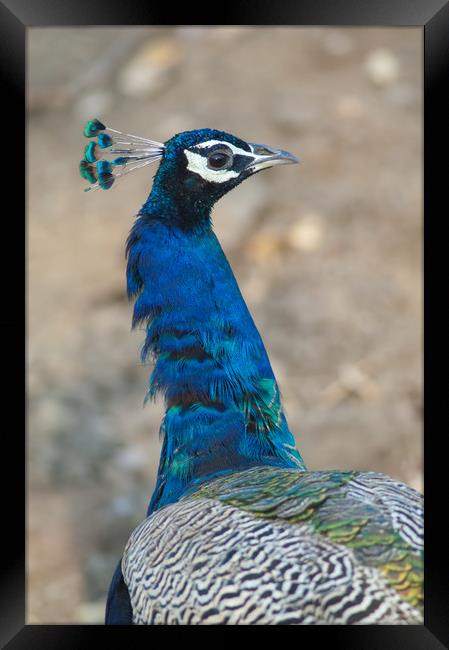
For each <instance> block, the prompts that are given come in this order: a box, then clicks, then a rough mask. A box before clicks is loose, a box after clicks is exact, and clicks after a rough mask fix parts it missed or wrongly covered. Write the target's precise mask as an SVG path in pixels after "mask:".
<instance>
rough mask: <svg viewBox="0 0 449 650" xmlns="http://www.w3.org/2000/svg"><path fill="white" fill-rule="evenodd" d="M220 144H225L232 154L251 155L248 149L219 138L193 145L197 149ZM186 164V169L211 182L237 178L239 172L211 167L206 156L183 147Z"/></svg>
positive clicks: (224, 181)
mask: <svg viewBox="0 0 449 650" xmlns="http://www.w3.org/2000/svg"><path fill="white" fill-rule="evenodd" d="M216 144H221V145H225V146H226V147H228V148H229V149H231V151H232V152H233V154H234V155H236V154H239V155H241V156H248V155H251V154H250V152H249V151H245V149H240V148H239V147H236V146H235V145H233V144H231V143H230V142H222V141H221V140H208V141H207V142H200V143H199V144H197V145H195V148H197V149H204V148H209V147H212V146H213V145H216ZM184 153H185V155H186V158H187V161H188V164H187V169H188V170H189V171H191V172H194V173H195V174H199V176H201V178H204V180H205V181H209V182H212V183H226V182H227V181H229V180H231V178H237V176H239V173H240V172H236V171H233V170H232V169H211V168H210V167H208V165H207V157H205V156H202V155H201V154H199V153H195V152H194V151H190V150H189V149H184Z"/></svg>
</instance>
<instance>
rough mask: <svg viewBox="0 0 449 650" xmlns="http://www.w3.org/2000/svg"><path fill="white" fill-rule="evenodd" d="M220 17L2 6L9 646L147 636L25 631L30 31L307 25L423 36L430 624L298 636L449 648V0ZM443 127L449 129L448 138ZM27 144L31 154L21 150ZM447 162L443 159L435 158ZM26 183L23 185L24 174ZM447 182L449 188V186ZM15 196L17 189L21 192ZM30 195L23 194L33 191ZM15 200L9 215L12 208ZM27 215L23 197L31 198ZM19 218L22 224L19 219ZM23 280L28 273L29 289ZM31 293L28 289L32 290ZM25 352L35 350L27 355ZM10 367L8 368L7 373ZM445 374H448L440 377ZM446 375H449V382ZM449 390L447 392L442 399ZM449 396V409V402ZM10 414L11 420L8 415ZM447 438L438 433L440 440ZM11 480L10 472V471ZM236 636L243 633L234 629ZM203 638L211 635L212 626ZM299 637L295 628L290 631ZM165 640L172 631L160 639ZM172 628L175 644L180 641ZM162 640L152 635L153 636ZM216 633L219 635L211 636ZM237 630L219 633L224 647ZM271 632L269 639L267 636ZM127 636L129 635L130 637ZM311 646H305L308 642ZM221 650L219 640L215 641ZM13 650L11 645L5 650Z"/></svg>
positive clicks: (101, 629) (244, 6)
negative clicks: (446, 289) (448, 205)
mask: <svg viewBox="0 0 449 650" xmlns="http://www.w3.org/2000/svg"><path fill="white" fill-rule="evenodd" d="M214 9H215V15H214V14H213V12H212V7H208V5H207V4H205V3H202V4H201V5H200V3H198V4H193V3H183V4H179V5H178V6H176V8H175V5H173V6H170V5H167V4H166V5H165V6H164V5H163V3H158V4H157V5H156V4H155V3H142V2H134V3H133V2H122V3H121V2H113V0H109V1H105V0H96V2H86V0H78V1H77V2H75V1H73V2H71V1H68V0H32V1H31V0H7V1H3V2H0V36H1V38H0V62H1V74H2V87H1V88H2V97H3V101H2V105H3V108H4V109H6V117H5V119H4V121H3V141H5V139H6V144H4V148H3V151H4V165H3V172H5V171H6V170H7V172H8V174H7V182H4V183H3V184H2V189H3V192H2V199H3V202H4V206H5V207H4V210H3V215H2V216H3V219H2V226H1V227H2V231H1V232H2V242H3V246H2V253H1V255H0V258H1V262H2V265H3V268H2V279H3V282H2V308H3V310H2V315H1V320H0V327H1V329H0V333H1V337H2V338H1V340H2V341H3V343H4V345H3V355H2V357H3V362H4V363H3V373H2V375H3V378H4V379H5V388H4V390H3V396H6V395H7V396H8V399H7V400H4V407H3V410H2V411H3V412H2V415H3V417H2V423H3V427H2V428H3V436H2V440H3V446H4V453H3V458H4V462H3V471H2V478H3V481H4V486H3V492H2V496H3V498H2V501H1V503H2V509H1V514H2V524H3V525H2V531H3V534H2V538H3V539H2V541H3V547H4V551H3V554H2V574H1V582H0V584H1V598H0V602H1V607H0V642H1V643H2V647H7V648H11V649H16V648H33V649H38V648H45V649H52V648H58V650H59V649H60V648H91V647H96V645H97V644H100V643H103V642H107V639H106V635H108V637H107V638H108V639H109V638H111V637H110V635H111V634H114V637H113V639H112V640H113V641H114V639H115V641H116V642H117V643H121V644H123V645H124V646H125V647H126V646H128V645H129V644H130V639H131V638H132V639H133V640H134V638H135V637H134V636H132V637H130V636H129V635H130V634H131V635H135V634H144V633H145V632H144V631H143V630H145V629H146V628H141V627H137V626H136V627H134V628H132V629H134V630H137V629H139V630H140V632H132V631H131V630H130V629H129V628H128V627H126V629H123V627H114V628H110V627H105V626H101V625H89V626H87V625H25V624H24V623H25V597H26V594H25V587H26V579H25V518H24V506H25V472H26V468H25V463H24V459H25V457H26V455H25V449H26V446H25V439H24V436H23V434H22V426H21V423H22V420H21V412H22V411H21V406H22V404H21V400H22V395H23V392H22V387H23V379H22V378H23V372H22V368H23V366H22V364H21V363H19V357H20V352H19V351H20V350H21V349H23V340H24V338H25V340H26V328H25V327H24V323H26V320H25V318H23V314H24V301H23V299H22V296H23V294H22V292H21V287H20V282H21V274H22V268H25V264H22V259H21V255H22V253H21V252H20V251H23V248H21V242H23V241H24V240H25V241H26V227H25V225H24V224H25V221H24V220H23V219H21V214H22V213H23V211H22V203H21V199H20V198H19V197H21V195H22V188H23V187H24V184H23V183H22V178H24V177H23V176H22V174H21V170H22V168H23V163H24V159H26V158H25V155H24V151H25V147H26V126H25V125H26V113H25V101H24V100H25V88H26V56H25V54H26V32H27V28H30V27H37V26H39V27H44V26H76V25H79V26H87V25H154V26H160V25H167V24H172V22H173V19H175V20H176V24H178V25H196V24H198V25H200V24H208V25H210V24H211V22H212V19H214V20H215V24H221V25H225V24H234V25H237V24H238V25H288V24H291V25H298V26H300V25H310V26H327V25H332V26H349V25H351V26H392V27H400V26H404V27H405V26H407V27H422V28H423V37H424V93H425V111H424V162H425V166H424V189H425V198H424V214H425V219H424V242H425V243H424V261H425V269H424V270H425V274H424V278H425V300H424V315H425V342H424V351H425V359H424V369H425V370H424V379H425V391H424V396H425V418H424V428H425V436H424V459H425V492H426V510H425V543H426V546H425V548H426V553H425V624H424V625H423V626H332V627H330V628H326V626H319V627H318V628H317V627H315V626H312V628H311V627H309V626H304V627H302V628H301V629H300V630H299V631H296V632H294V634H295V636H296V635H297V636H298V639H297V640H296V643H298V642H299V643H301V644H303V643H306V642H307V641H309V642H310V640H311V639H312V640H313V639H317V640H318V637H320V640H322V634H323V633H324V632H323V630H327V631H328V632H330V635H331V643H332V647H343V648H345V650H352V649H354V650H371V649H373V650H374V649H375V650H380V649H382V650H387V649H388V648H395V649H399V648H404V650H405V649H406V650H414V649H416V650H433V649H435V650H436V649H437V648H443V647H449V616H448V614H449V580H448V579H447V569H446V567H447V564H448V558H447V547H448V543H447V540H448V537H447V536H446V530H445V526H444V521H445V518H446V517H445V515H446V503H445V497H446V494H447V483H446V480H447V478H446V477H447V471H446V465H447V461H446V454H445V452H444V451H443V450H442V451H441V452H440V453H439V447H441V446H442V444H443V443H444V437H445V434H446V429H447V414H446V403H447V397H446V394H447V388H448V386H447V381H445V379H444V378H445V376H446V375H447V362H446V355H445V354H444V352H445V351H446V347H447V345H445V338H446V337H447V332H448V331H449V330H448V328H447V320H448V318H447V312H448V309H447V306H446V304H445V302H446V301H445V298H446V296H445V294H444V293H443V291H440V288H439V285H440V282H439V280H443V286H444V279H445V275H444V273H445V270H446V269H445V264H444V263H445V255H444V252H443V247H444V248H445V247H446V240H445V238H444V237H442V236H441V234H440V235H439V236H438V234H439V233H438V229H439V228H441V226H440V224H441V223H442V222H443V220H444V219H445V218H446V215H445V213H444V206H445V201H444V198H443V192H444V189H445V184H447V180H446V179H445V178H443V174H444V175H445V176H446V175H447V172H446V170H447V168H448V166H447V162H445V157H444V154H446V156H447V144H446V142H447V137H445V134H446V133H447V126H446V124H445V123H444V122H445V121H446V119H447V116H448V115H449V110H448V109H449V106H448V102H447V99H446V97H445V95H446V93H445V92H444V91H445V90H446V88H445V86H447V85H448V84H447V80H448V79H449V75H448V68H449V2H447V0H302V1H301V2H300V1H299V0H298V1H297V2H296V3H295V2H286V1H284V2H282V3H275V2H271V3H269V2H266V1H264V0H253V1H252V2H251V3H249V2H246V3H240V4H239V3H221V4H220V5H217V6H215V5H214ZM445 127H446V128H445ZM23 145H25V147H24V146H23ZM439 153H441V154H442V155H441V156H439V155H438V154H439ZM25 177H26V175H25ZM445 181H446V183H445ZM15 186H17V190H14V189H13V188H14V187H15ZM25 197H26V192H25ZM6 202H8V208H7V209H6ZM25 208H26V198H25ZM16 211H17V214H16ZM25 285H26V277H25V274H24V284H23V286H25ZM25 288H26V286H25ZM25 347H26V346H25ZM5 361H6V365H5ZM439 371H440V372H439ZM445 373H446V375H445ZM443 391H444V392H443ZM445 398H446V399H445ZM8 416H10V417H8ZM439 434H440V435H439ZM8 470H9V471H8ZM234 629H235V628H234ZM203 630H204V632H202V633H206V631H205V628H203ZM289 631H290V633H291V628H289ZM159 632H162V633H163V634H165V629H164V630H160V629H159ZM174 632H175V629H174V628H172V629H171V630H170V632H168V635H169V636H170V637H171V636H172V634H174ZM152 633H153V632H148V634H152ZM209 633H210V632H209ZM232 633H233V632H232V628H227V629H226V632H224V633H220V637H218V636H215V633H214V631H213V630H212V634H214V637H215V638H216V639H218V638H220V639H221V640H222V641H223V642H225V640H226V639H227V637H228V634H232ZM271 633H274V630H272V631H271V632H270V633H269V634H271ZM124 635H126V636H124ZM304 637H307V639H305V638H304ZM213 642H214V643H215V642H216V641H215V640H214V641H213ZM4 644H5V645H4Z"/></svg>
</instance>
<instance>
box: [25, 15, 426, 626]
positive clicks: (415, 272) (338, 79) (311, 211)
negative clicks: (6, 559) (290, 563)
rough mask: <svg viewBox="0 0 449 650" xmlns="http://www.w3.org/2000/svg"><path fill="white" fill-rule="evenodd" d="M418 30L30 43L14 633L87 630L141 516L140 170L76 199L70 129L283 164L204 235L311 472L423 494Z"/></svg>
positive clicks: (144, 458) (156, 409)
mask: <svg viewBox="0 0 449 650" xmlns="http://www.w3.org/2000/svg"><path fill="white" fill-rule="evenodd" d="M421 48H422V31H421V29H392V28H388V29H379V28H375V29H373V28H371V29H360V28H352V29H351V28H350V29H333V28H332V29H331V28H320V29H315V28H274V29H272V28H244V29H241V28H190V27H189V28H170V29H168V28H123V29H122V28H84V27H83V28H79V29H49V28H45V29H37V28H33V29H30V30H29V47H28V56H29V68H28V70H29V72H28V143H29V147H28V331H29V351H28V395H29V409H28V415H29V427H28V487H29V491H28V614H27V622H29V623H65V622H66V623H69V622H102V621H103V610H104V603H105V596H106V591H107V589H108V586H109V581H110V578H111V576H112V573H113V570H114V568H115V565H116V562H117V560H118V558H119V557H120V555H121V552H122V550H123V547H124V545H125V543H126V541H127V538H128V536H129V534H130V532H131V530H132V529H133V527H134V526H135V525H136V524H137V523H138V522H139V521H140V520H141V519H142V518H143V517H144V516H145V511H146V507H147V503H148V499H149V497H150V494H151V490H152V486H153V481H154V478H155V470H156V467H157V462H158V455H159V440H158V428H159V422H160V418H161V414H162V406H161V404H160V403H158V404H157V405H154V404H148V405H147V406H146V408H145V409H144V408H143V398H144V394H145V391H146V385H147V378H148V375H149V372H150V368H148V367H142V366H140V364H139V359H138V348H139V345H140V343H141V342H142V340H143V332H141V331H137V332H133V333H130V323H131V311H132V307H131V305H130V304H128V302H127V300H126V297H125V260H124V242H125V238H126V236H127V233H128V231H129V229H130V227H131V224H132V222H133V218H134V215H135V214H136V213H137V211H138V209H139V208H140V206H141V205H142V203H143V202H144V200H145V198H146V196H147V194H148V192H149V190H150V187H151V178H152V175H153V173H154V171H155V170H154V169H152V168H151V167H146V168H144V169H143V170H139V171H136V173H135V174H132V175H130V176H128V177H127V178H126V179H123V180H122V181H121V182H117V183H116V186H114V188H113V189H112V190H110V191H108V192H103V191H99V192H89V193H84V192H83V189H84V187H85V186H86V183H85V181H83V180H82V179H81V178H80V177H79V176H78V163H79V161H80V159H81V157H82V151H83V148H84V146H85V144H86V142H87V141H86V139H85V138H83V136H82V128H83V125H84V122H85V121H86V120H87V119H89V118H93V117H98V118H100V119H101V120H102V121H104V122H106V124H108V125H110V126H111V127H114V128H117V129H120V130H123V131H128V132H131V133H135V134H137V135H143V136H147V137H149V138H153V139H155V140H161V141H164V140H167V139H169V138H170V137H171V136H172V135H174V134H175V133H177V132H180V131H184V130H188V129H195V128H201V127H213V128H217V129H222V130H226V131H229V132H231V133H234V134H236V135H238V136H240V137H241V138H243V139H246V140H249V141H255V142H263V143H266V144H269V145H273V146H278V147H281V148H284V149H288V150H290V151H292V152H293V153H295V154H297V155H298V156H299V157H300V158H301V161H302V165H300V166H292V167H287V168H275V169H273V170H270V171H266V172H263V173H261V174H258V175H257V176H255V177H254V178H253V179H251V180H249V181H248V182H246V183H244V184H243V185H242V186H240V187H239V188H238V189H237V190H236V191H234V192H231V193H230V194H229V195H228V196H226V197H225V198H224V199H223V200H222V201H221V202H220V203H219V204H218V205H217V207H216V210H215V213H214V221H215V224H216V230H217V232H218V234H219V237H220V239H221V241H222V244H223V247H224V249H225V251H226V253H227V254H228V256H229V258H230V261H231V264H232V266H233V268H234V271H235V273H236V276H237V278H238V281H239V283H240V287H241V289H242V292H243V295H244V296H245V298H246V300H247V302H248V304H249V307H250V309H251V311H252V313H253V315H254V317H255V321H256V323H257V325H258V327H259V329H260V331H261V333H262V336H263V338H264V341H265V343H266V347H267V349H268V352H269V355H270V358H271V361H272V365H273V368H274V370H275V373H276V375H277V377H278V380H279V383H280V385H281V390H282V392H283V395H284V401H285V406H286V410H287V414H288V417H289V423H290V428H291V429H292V431H293V432H294V433H295V434H296V437H297V441H298V444H299V447H300V449H301V451H302V453H303V456H304V458H305V460H306V462H307V464H308V466H309V468H310V469H315V468H347V469H349V468H358V469H368V470H378V471H382V472H385V473H388V474H390V475H392V476H394V477H397V478H399V479H402V480H403V481H405V482H407V483H409V484H410V485H412V486H413V487H415V488H417V489H419V490H421V489H422V449H421V427H422V417H421V416H422V413H421V410H422V396H421V336H422V324H421V304H422V286H421V261H422V259H421V197H422V175H421V145H422V142H421V135H422V133H421V119H422V104H421V99H422V97H421V90H422V69H421Z"/></svg>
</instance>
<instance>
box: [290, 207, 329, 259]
mask: <svg viewBox="0 0 449 650" xmlns="http://www.w3.org/2000/svg"><path fill="white" fill-rule="evenodd" d="M322 241H323V224H322V219H321V217H320V215H318V214H316V213H314V212H313V213H310V214H307V215H305V216H304V217H302V218H301V219H299V220H298V221H297V222H296V223H294V224H293V226H291V227H290V229H289V232H288V243H289V245H290V246H291V247H292V248H294V249H295V250H300V251H307V252H310V251H315V250H317V249H318V248H320V246H321V243H322Z"/></svg>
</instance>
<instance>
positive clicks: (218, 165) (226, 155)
mask: <svg viewBox="0 0 449 650" xmlns="http://www.w3.org/2000/svg"><path fill="white" fill-rule="evenodd" d="M232 162H233V155H232V153H231V152H230V151H229V150H228V149H215V150H214V151H212V152H211V153H210V154H209V155H208V156H207V166H208V167H209V168H210V169H217V170H218V169H229V168H230V167H232Z"/></svg>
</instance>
